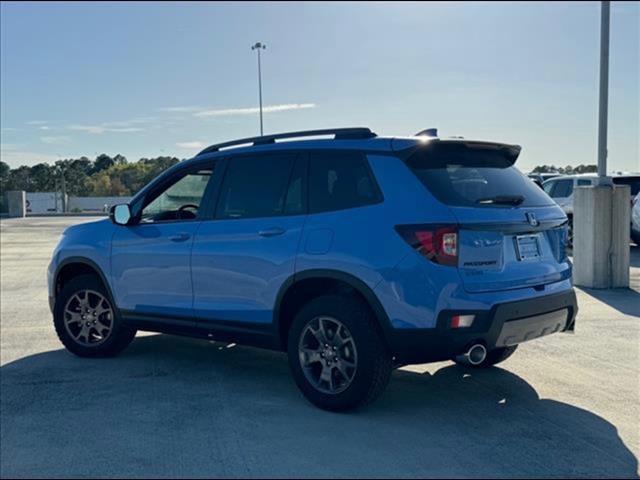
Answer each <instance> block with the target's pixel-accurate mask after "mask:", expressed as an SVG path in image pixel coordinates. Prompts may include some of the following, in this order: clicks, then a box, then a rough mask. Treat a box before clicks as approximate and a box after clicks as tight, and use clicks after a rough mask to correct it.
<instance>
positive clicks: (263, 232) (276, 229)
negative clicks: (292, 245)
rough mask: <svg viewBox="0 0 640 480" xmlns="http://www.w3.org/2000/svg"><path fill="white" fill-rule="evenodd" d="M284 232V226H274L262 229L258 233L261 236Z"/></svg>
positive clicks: (273, 235) (272, 235)
mask: <svg viewBox="0 0 640 480" xmlns="http://www.w3.org/2000/svg"><path fill="white" fill-rule="evenodd" d="M284 232H285V229H284V228H280V227H273V228H267V229H265V230H260V231H259V232H258V235H260V236H261V237H276V236H278V235H282V234H283V233H284Z"/></svg>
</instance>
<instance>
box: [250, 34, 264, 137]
mask: <svg viewBox="0 0 640 480" xmlns="http://www.w3.org/2000/svg"><path fill="white" fill-rule="evenodd" d="M266 48H267V46H266V45H265V44H264V43H260V42H257V43H256V44H255V45H253V46H252V47H251V50H257V51H258V96H259V98H260V136H263V135H264V130H263V127H262V67H261V65H260V50H266Z"/></svg>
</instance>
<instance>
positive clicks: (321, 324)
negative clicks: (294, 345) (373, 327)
mask: <svg viewBox="0 0 640 480" xmlns="http://www.w3.org/2000/svg"><path fill="white" fill-rule="evenodd" d="M298 356H299V358H300V366H301V367H302V370H303V372H304V375H305V377H306V378H307V380H308V381H309V382H310V383H311V385H313V387H314V388H315V389H316V390H318V391H320V392H322V393H328V394H334V395H335V394H338V393H341V392H343V391H345V390H346V389H347V388H348V387H349V385H351V383H352V382H353V378H354V377H355V374H356V369H357V363H358V353H357V350H356V344H355V342H354V340H353V337H352V336H351V332H349V330H348V329H347V327H346V326H345V325H344V324H343V323H342V322H340V321H339V320H337V319H335V318H332V317H316V318H313V319H312V320H311V321H310V322H309V323H307V325H306V326H305V328H304V330H303V331H302V334H301V335H300V341H299V343H298Z"/></svg>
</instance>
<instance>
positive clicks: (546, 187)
mask: <svg viewBox="0 0 640 480" xmlns="http://www.w3.org/2000/svg"><path fill="white" fill-rule="evenodd" d="M556 183H557V182H545V183H544V185H542V188H543V189H544V193H546V194H547V195H549V196H551V195H552V191H553V188H554V187H555V186H556Z"/></svg>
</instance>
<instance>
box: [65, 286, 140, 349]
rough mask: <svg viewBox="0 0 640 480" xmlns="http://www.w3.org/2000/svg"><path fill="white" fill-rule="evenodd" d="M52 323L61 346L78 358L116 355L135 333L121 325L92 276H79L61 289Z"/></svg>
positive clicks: (102, 290)
mask: <svg viewBox="0 0 640 480" xmlns="http://www.w3.org/2000/svg"><path fill="white" fill-rule="evenodd" d="M53 323H54V326H55V329H56V333H57V334H58V338H59V339H60V341H61V342H62V344H63V345H64V346H65V347H66V349H67V350H69V351H70V352H72V353H74V354H76V355H78V356H80V357H110V356H114V355H117V354H118V353H120V352H121V351H122V350H123V349H124V348H126V347H127V345H129V344H130V343H131V341H132V340H133V338H134V337H135V335H136V331H135V329H132V328H130V327H127V326H125V325H123V324H122V320H121V318H120V316H119V315H118V312H117V310H116V309H115V307H114V305H113V301H112V300H111V297H110V295H109V293H108V292H107V290H106V288H105V287H104V285H103V284H102V282H101V281H100V279H99V278H98V277H96V276H94V275H80V276H78V277H76V278H74V279H72V280H71V281H70V282H69V283H67V284H66V285H65V286H64V287H63V288H62V291H61V292H60V294H59V295H58V297H57V298H56V303H55V306H54V310H53Z"/></svg>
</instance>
